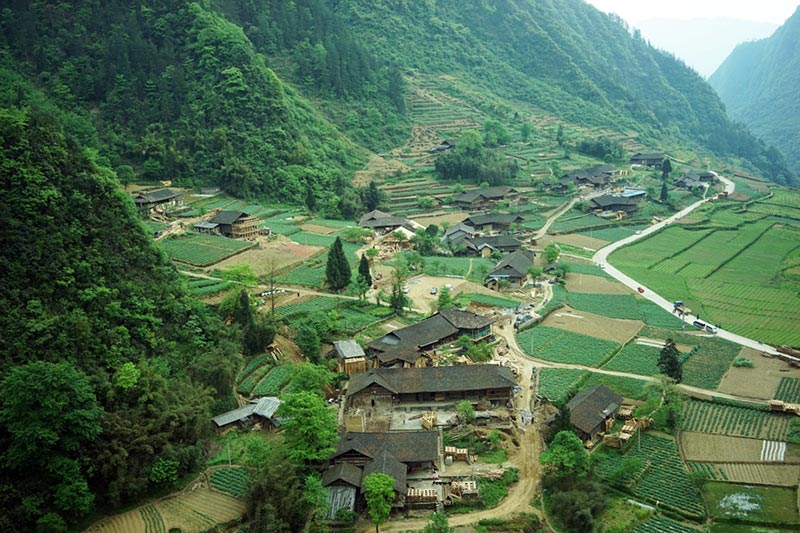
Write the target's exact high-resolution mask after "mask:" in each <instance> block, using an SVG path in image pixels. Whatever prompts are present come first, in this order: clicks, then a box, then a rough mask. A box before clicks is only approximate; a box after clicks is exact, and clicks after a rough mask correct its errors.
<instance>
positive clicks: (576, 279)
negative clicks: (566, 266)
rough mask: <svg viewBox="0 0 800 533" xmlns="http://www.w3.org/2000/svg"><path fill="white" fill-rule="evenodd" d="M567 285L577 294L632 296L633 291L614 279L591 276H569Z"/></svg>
mask: <svg viewBox="0 0 800 533" xmlns="http://www.w3.org/2000/svg"><path fill="white" fill-rule="evenodd" d="M567 285H568V288H569V289H570V290H573V291H575V292H588V293H590V294H630V293H631V290H630V289H629V288H628V287H626V286H625V285H623V284H622V283H619V282H617V281H614V280H612V279H606V278H601V277H600V276H592V275H590V274H576V273H573V272H570V273H569V274H567Z"/></svg>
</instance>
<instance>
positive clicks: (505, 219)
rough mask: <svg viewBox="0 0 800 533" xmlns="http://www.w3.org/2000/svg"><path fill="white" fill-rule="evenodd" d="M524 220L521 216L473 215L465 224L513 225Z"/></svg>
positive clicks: (498, 214)
mask: <svg viewBox="0 0 800 533" xmlns="http://www.w3.org/2000/svg"><path fill="white" fill-rule="evenodd" d="M523 220H524V219H523V218H522V217H521V216H519V215H513V214H500V213H489V214H487V215H472V216H471V217H468V218H467V219H466V220H465V221H464V222H466V223H467V224H471V225H472V226H485V225H487V224H513V223H515V222H522V221H523Z"/></svg>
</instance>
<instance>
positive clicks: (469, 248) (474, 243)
mask: <svg viewBox="0 0 800 533" xmlns="http://www.w3.org/2000/svg"><path fill="white" fill-rule="evenodd" d="M463 243H464V251H465V253H466V255H476V256H480V257H489V256H490V255H492V254H493V253H494V252H499V253H501V254H510V253H512V252H516V251H517V250H519V249H520V248H521V247H522V243H521V242H520V241H518V240H517V239H516V237H514V236H512V235H492V236H489V237H472V238H469V239H464V241H463Z"/></svg>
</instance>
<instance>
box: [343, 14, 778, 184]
mask: <svg viewBox="0 0 800 533" xmlns="http://www.w3.org/2000/svg"><path fill="white" fill-rule="evenodd" d="M336 11H337V12H338V13H339V14H341V16H342V17H344V18H345V19H346V20H347V21H348V23H349V25H350V28H351V30H352V31H353V32H356V33H358V34H359V35H361V36H362V40H363V42H364V43H365V46H367V47H368V49H369V50H370V51H371V52H372V53H373V54H375V55H376V56H379V57H383V58H386V59H387V60H389V61H391V62H393V63H396V64H399V65H403V66H405V67H408V68H414V69H418V70H420V71H422V72H427V73H437V74H449V75H455V76H461V77H463V78H465V79H468V80H470V81H471V82H472V83H474V84H476V85H477V86H479V87H483V88H485V89H487V90H490V91H493V92H494V93H495V94H498V95H501V96H503V97H505V98H508V99H513V100H522V101H527V102H531V103H533V104H535V105H537V106H539V107H540V108H542V109H544V110H545V111H548V112H551V113H553V114H555V115H557V116H560V117H563V118H564V119H566V120H568V121H570V122H574V123H578V124H592V125H603V126H608V127H610V128H613V129H617V130H620V129H621V130H633V131H638V132H640V134H641V138H642V140H644V141H645V142H650V143H653V144H658V143H659V142H660V141H661V142H663V140H665V139H667V138H672V139H676V140H680V141H681V142H684V143H695V144H698V145H700V146H703V147H706V148H708V149H710V150H712V151H713V152H715V153H717V154H720V155H729V156H730V155H737V156H740V157H743V158H745V159H747V160H749V161H750V162H751V164H753V165H755V167H757V168H758V170H759V171H760V172H762V173H764V175H765V176H766V177H768V178H769V179H775V180H782V179H784V180H792V179H793V178H794V176H793V174H792V173H791V172H789V171H788V169H787V168H786V166H785V163H784V161H783V159H782V157H781V156H780V154H779V153H777V152H775V151H769V150H767V147H766V146H764V144H763V143H761V142H759V141H757V140H756V139H755V138H754V137H753V136H752V135H751V134H750V133H749V132H748V131H747V130H746V129H745V128H743V127H741V126H738V125H736V124H734V123H732V122H731V121H730V120H729V119H728V118H727V117H726V115H725V112H724V110H723V106H722V104H721V102H720V100H719V98H718V97H717V96H716V94H715V93H714V91H713V90H712V89H711V87H710V86H709V85H708V84H707V83H706V82H705V81H703V79H702V78H701V77H700V76H699V75H698V74H697V73H695V72H694V71H693V70H691V69H689V68H687V67H686V66H685V65H684V64H683V63H682V62H681V61H679V60H677V59H676V58H675V57H673V56H671V55H669V54H666V53H664V52H661V51H658V50H656V49H654V48H652V47H650V46H649V45H648V44H647V43H646V42H645V41H644V40H643V39H641V37H640V36H639V35H638V34H637V33H634V34H633V35H631V34H630V33H629V30H628V28H627V26H626V25H625V23H624V22H623V21H622V20H621V19H619V18H617V17H615V16H613V15H606V14H603V13H601V12H600V11H598V10H596V9H595V8H593V7H591V6H589V5H588V4H586V3H585V2H583V1H582V0H564V1H556V0H537V1H536V2H533V1H530V0H505V1H502V2H494V3H487V2H460V1H457V0H438V1H437V2H390V1H385V0H378V1H363V0H341V1H339V2H337V3H336ZM781 177H783V178H781Z"/></svg>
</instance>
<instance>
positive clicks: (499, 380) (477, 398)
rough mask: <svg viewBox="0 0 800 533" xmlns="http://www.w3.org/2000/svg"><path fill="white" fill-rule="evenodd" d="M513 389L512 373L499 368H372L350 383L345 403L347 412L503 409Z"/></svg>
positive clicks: (494, 366)
mask: <svg viewBox="0 0 800 533" xmlns="http://www.w3.org/2000/svg"><path fill="white" fill-rule="evenodd" d="M515 385H516V380H515V378H514V374H513V373H512V372H511V370H510V369H508V368H506V367H503V366H499V365H460V366H435V367H429V368H375V369H372V370H368V371H367V372H364V373H362V374H356V375H354V376H353V377H352V378H351V379H350V382H349V383H348V385H347V393H346V395H345V399H346V402H347V407H348V408H352V407H355V408H359V407H360V408H372V407H379V408H380V407H384V408H391V407H394V406H395V405H400V404H404V403H406V404H407V403H420V402H436V403H440V402H448V403H456V402H459V401H461V400H469V401H471V402H473V403H478V402H487V403H489V404H491V405H493V406H503V405H506V403H507V402H508V401H510V400H511V398H512V397H513V392H514V386H515Z"/></svg>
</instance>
